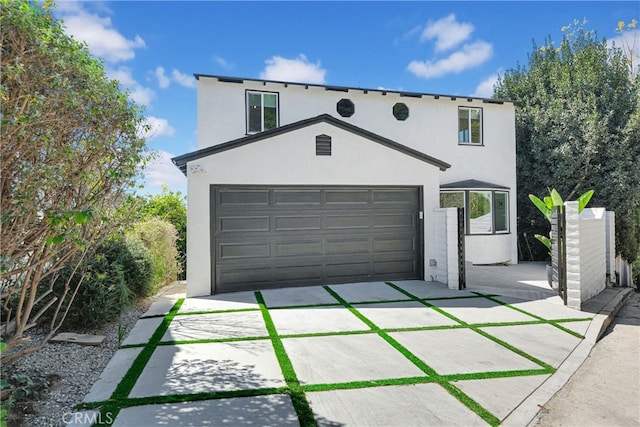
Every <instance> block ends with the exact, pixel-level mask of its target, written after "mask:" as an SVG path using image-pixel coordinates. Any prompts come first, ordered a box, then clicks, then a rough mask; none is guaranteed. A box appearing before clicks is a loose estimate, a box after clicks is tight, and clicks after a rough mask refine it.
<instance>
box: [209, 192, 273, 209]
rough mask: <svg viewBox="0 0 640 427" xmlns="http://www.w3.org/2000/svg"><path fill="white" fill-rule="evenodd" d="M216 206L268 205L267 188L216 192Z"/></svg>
mask: <svg viewBox="0 0 640 427" xmlns="http://www.w3.org/2000/svg"><path fill="white" fill-rule="evenodd" d="M216 205H217V206H218V207H223V208H224V207H237V206H247V205H248V206H251V205H253V206H269V190H231V191H224V190H223V191H220V192H219V193H218V200H217V204H216Z"/></svg>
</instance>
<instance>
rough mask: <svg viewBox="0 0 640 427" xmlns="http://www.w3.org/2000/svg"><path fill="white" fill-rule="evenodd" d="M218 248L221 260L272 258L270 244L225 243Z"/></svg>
mask: <svg viewBox="0 0 640 427" xmlns="http://www.w3.org/2000/svg"><path fill="white" fill-rule="evenodd" d="M218 248H219V250H218V254H219V258H218V259H219V260H230V259H247V258H270V257H271V245H270V244H269V243H268V242H247V243H223V244H220V245H219V246H218Z"/></svg>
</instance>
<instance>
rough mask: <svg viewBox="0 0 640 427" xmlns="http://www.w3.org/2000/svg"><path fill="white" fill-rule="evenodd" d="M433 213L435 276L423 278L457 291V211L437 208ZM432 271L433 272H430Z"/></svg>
mask: <svg viewBox="0 0 640 427" xmlns="http://www.w3.org/2000/svg"><path fill="white" fill-rule="evenodd" d="M434 212H435V224H436V227H435V233H434V239H435V247H436V257H435V264H436V265H435V274H434V275H432V276H431V277H428V276H427V277H425V280H427V281H429V280H433V281H438V282H441V283H445V284H446V285H447V287H448V288H449V289H458V286H459V283H460V277H458V261H459V260H458V209H457V208H438V209H434ZM432 271H433V270H432Z"/></svg>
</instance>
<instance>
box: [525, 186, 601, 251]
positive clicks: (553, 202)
mask: <svg viewBox="0 0 640 427" xmlns="http://www.w3.org/2000/svg"><path fill="white" fill-rule="evenodd" d="M593 193H594V190H589V191H587V192H585V193H584V194H582V195H581V196H580V197H578V200H577V201H578V213H580V212H582V210H583V209H584V208H585V207H586V206H587V203H589V200H591V197H592V196H593ZM529 199H530V200H531V202H533V204H534V205H535V206H536V207H537V208H538V210H539V211H540V212H542V214H543V215H544V217H545V218H546V219H547V221H549V224H551V214H552V213H553V208H554V207H556V206H562V205H564V200H563V199H562V196H560V193H558V192H557V191H556V189H555V188H554V189H552V190H551V191H550V192H549V195H548V196H547V197H545V198H544V199H540V198H539V197H537V196H535V195H533V194H529ZM534 237H535V238H536V239H538V240H539V241H540V242H541V243H542V244H543V245H545V246H546V247H547V249H548V250H549V255H550V254H551V232H549V236H543V235H542V234H536V235H534Z"/></svg>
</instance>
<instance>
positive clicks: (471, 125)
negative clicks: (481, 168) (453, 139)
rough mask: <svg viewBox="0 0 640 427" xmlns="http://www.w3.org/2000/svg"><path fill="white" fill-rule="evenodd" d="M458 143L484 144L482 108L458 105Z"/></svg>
mask: <svg viewBox="0 0 640 427" xmlns="http://www.w3.org/2000/svg"><path fill="white" fill-rule="evenodd" d="M458 144H461V145H464V144H469V145H482V108H477V107H458Z"/></svg>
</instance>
